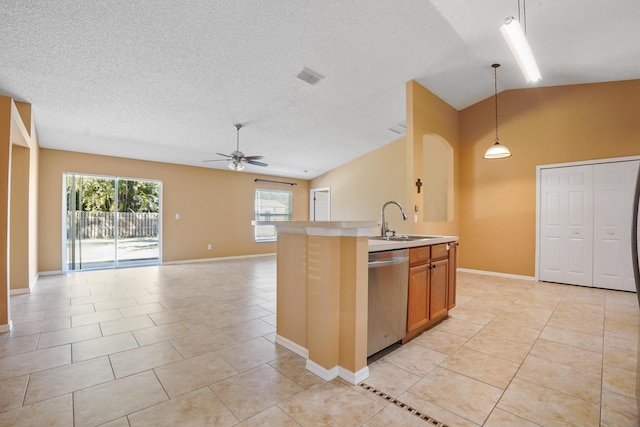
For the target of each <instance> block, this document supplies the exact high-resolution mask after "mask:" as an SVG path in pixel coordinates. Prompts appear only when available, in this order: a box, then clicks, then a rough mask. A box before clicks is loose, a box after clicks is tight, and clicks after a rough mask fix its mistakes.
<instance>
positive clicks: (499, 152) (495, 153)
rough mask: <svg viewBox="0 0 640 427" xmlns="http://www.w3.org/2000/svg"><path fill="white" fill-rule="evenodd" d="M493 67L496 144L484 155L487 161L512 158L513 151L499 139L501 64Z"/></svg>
mask: <svg viewBox="0 0 640 427" xmlns="http://www.w3.org/2000/svg"><path fill="white" fill-rule="evenodd" d="M491 66H492V67H493V87H494V99H495V107H496V142H495V143H494V144H493V145H492V146H491V147H489V149H488V150H487V152H486V153H484V158H485V159H504V158H505V157H511V151H509V149H508V148H507V147H505V146H504V145H502V144H500V139H499V138H498V73H497V69H498V67H499V66H500V64H492V65H491Z"/></svg>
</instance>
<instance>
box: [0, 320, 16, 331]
mask: <svg viewBox="0 0 640 427" xmlns="http://www.w3.org/2000/svg"><path fill="white" fill-rule="evenodd" d="M11 328H13V322H11V320H9V323H8V324H7V325H0V334H4V333H5V332H9V331H11Z"/></svg>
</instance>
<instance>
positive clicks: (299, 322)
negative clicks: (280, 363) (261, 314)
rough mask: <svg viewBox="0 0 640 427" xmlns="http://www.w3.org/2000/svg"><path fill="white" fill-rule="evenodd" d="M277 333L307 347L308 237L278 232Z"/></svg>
mask: <svg viewBox="0 0 640 427" xmlns="http://www.w3.org/2000/svg"><path fill="white" fill-rule="evenodd" d="M276 267H277V306H276V307H277V308H276V311H277V313H276V325H277V326H276V332H277V334H278V335H279V336H281V337H283V338H286V339H287V340H289V341H292V342H293V343H295V344H297V345H299V346H300V347H302V348H305V349H306V348H307V235H306V234H301V233H283V232H279V233H278V255H277V258H276Z"/></svg>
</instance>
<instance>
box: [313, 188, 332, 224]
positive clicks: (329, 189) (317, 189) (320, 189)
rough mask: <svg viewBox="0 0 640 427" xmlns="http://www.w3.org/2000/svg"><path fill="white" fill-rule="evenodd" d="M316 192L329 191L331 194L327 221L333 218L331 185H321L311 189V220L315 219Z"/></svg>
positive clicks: (329, 194)
mask: <svg viewBox="0 0 640 427" xmlns="http://www.w3.org/2000/svg"><path fill="white" fill-rule="evenodd" d="M315 193H327V194H328V196H329V199H328V203H327V209H328V212H327V221H330V220H331V187H319V188H312V189H311V190H309V220H310V221H315V220H316V218H315V212H316V211H315V200H316V197H315Z"/></svg>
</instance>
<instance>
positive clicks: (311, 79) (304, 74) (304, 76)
mask: <svg viewBox="0 0 640 427" xmlns="http://www.w3.org/2000/svg"><path fill="white" fill-rule="evenodd" d="M298 78H299V79H300V80H303V81H305V82H307V83H309V84H310V85H314V84H316V83H318V82H319V81H320V80H322V79H324V76H323V75H322V74H319V73H316V72H315V71H313V70H310V69H308V68H306V67H305V68H304V69H303V70H302V71H301V72H300V74H298Z"/></svg>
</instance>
